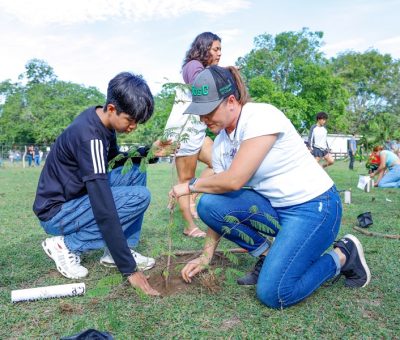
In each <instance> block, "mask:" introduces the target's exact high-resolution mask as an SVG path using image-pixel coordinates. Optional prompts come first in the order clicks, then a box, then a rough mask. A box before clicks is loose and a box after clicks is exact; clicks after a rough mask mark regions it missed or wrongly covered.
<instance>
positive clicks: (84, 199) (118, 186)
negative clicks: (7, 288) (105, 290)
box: [33, 72, 170, 295]
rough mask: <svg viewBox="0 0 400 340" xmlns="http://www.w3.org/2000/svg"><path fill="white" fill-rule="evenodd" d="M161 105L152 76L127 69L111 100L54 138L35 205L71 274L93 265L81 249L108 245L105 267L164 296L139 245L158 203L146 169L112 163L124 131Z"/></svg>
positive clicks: (162, 149) (112, 86)
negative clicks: (148, 214)
mask: <svg viewBox="0 0 400 340" xmlns="http://www.w3.org/2000/svg"><path fill="white" fill-rule="evenodd" d="M153 111H154V100H153V96H152V94H151V92H150V89H149V87H148V85H147V84H146V82H145V81H144V80H143V79H142V78H141V77H139V76H136V75H134V74H131V73H128V72H123V73H120V74H118V75H117V76H115V77H114V78H113V79H112V80H111V81H110V82H109V84H108V90H107V100H106V104H105V105H104V106H96V107H90V108H88V109H87V110H85V111H83V112H82V113H81V114H80V115H79V116H78V117H77V118H76V119H75V120H74V121H73V122H72V123H71V124H70V125H69V126H68V127H67V128H66V129H65V130H64V132H63V133H62V134H61V135H60V136H59V137H58V138H57V140H56V142H55V143H54V145H53V147H52V149H51V151H50V153H49V155H48V157H47V159H46V163H45V165H44V168H43V170H42V173H41V176H40V179H39V184H38V188H37V192H36V198H35V202H34V204H33V210H34V212H35V214H36V215H37V217H38V218H39V220H40V224H41V226H42V227H43V229H44V230H45V232H46V233H48V234H50V235H53V236H54V237H50V238H47V239H46V240H45V241H43V242H42V247H43V249H44V251H45V252H46V254H47V255H48V256H49V257H50V258H51V259H52V260H53V261H54V262H55V264H56V267H57V270H58V271H59V272H60V273H61V274H62V275H64V276H65V277H67V278H70V279H81V278H84V277H85V276H86V275H87V274H88V270H87V269H86V268H85V267H84V266H82V265H81V263H80V255H81V254H82V253H84V252H87V251H90V250H95V249H100V248H104V247H105V246H106V249H105V253H104V255H103V256H102V258H101V259H100V262H101V263H102V264H103V265H106V266H116V267H117V268H118V269H119V271H120V272H121V274H122V275H124V276H126V277H127V279H128V281H129V283H130V284H131V285H132V286H133V287H135V288H138V289H141V290H142V291H143V292H144V293H145V294H148V295H159V293H158V292H157V291H156V290H155V289H153V288H152V287H151V286H150V285H149V283H148V281H147V279H146V276H145V275H144V274H143V273H142V271H143V270H146V269H150V268H152V267H153V266H154V264H155V261H154V259H152V258H150V257H145V256H142V255H141V254H139V253H137V252H135V251H133V250H132V249H131V247H134V246H136V245H137V244H138V242H139V236H140V231H141V228H142V222H143V215H144V212H145V211H146V209H147V207H148V205H149V203H150V193H149V191H148V189H147V188H146V186H145V185H146V174H145V173H141V172H140V171H139V166H138V164H134V165H133V167H132V168H131V170H130V171H129V172H128V173H126V174H122V173H121V170H122V166H121V167H116V168H114V169H113V170H112V171H110V172H108V171H107V168H108V165H107V163H108V161H109V160H111V159H113V158H115V156H117V155H118V154H119V151H118V145H117V139H116V132H119V133H130V132H132V131H134V130H135V129H136V128H137V126H138V124H141V123H145V122H146V121H147V120H148V119H149V118H150V117H151V115H152V114H153ZM169 144H170V143H169V142H167V143H163V144H162V143H160V142H158V141H157V142H155V143H154V144H153V146H154V148H156V152H155V155H156V156H163V155H165V153H167V151H170V150H169V149H170V145H169ZM145 155H146V152H144V153H143V155H142V156H145Z"/></svg>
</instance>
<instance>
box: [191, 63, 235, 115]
mask: <svg viewBox="0 0 400 340" xmlns="http://www.w3.org/2000/svg"><path fill="white" fill-rule="evenodd" d="M235 93H237V87H236V82H235V80H234V79H233V76H232V74H231V72H230V71H229V70H228V69H226V68H224V67H220V66H216V65H213V66H209V67H207V68H205V69H204V70H203V71H201V72H200V73H199V74H198V75H197V77H196V79H195V80H194V82H193V86H192V103H191V104H190V105H189V107H188V108H187V109H186V110H185V112H184V114H194V115H199V116H204V115H206V114H209V113H210V112H212V111H214V110H215V109H216V108H217V107H218V105H219V104H221V103H222V101H223V100H224V99H225V98H226V97H228V96H230V95H231V94H235Z"/></svg>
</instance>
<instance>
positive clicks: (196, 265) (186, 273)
mask: <svg viewBox="0 0 400 340" xmlns="http://www.w3.org/2000/svg"><path fill="white" fill-rule="evenodd" d="M209 263H210V260H208V259H207V258H206V257H205V256H203V255H202V256H199V257H198V258H197V259H194V260H191V261H190V262H188V263H187V264H186V266H185V267H183V269H182V271H181V275H182V278H183V280H185V282H187V283H190V282H192V277H193V276H195V275H196V274H198V273H200V272H201V271H202V270H204V269H205V268H206V267H207V265H208V264H209Z"/></svg>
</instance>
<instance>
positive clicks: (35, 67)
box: [18, 58, 57, 85]
mask: <svg viewBox="0 0 400 340" xmlns="http://www.w3.org/2000/svg"><path fill="white" fill-rule="evenodd" d="M18 78H19V79H20V80H22V79H24V78H26V79H27V81H28V85H31V84H39V83H49V82H53V81H55V80H57V76H56V75H55V74H54V70H53V68H52V67H51V66H50V65H49V64H47V62H46V61H44V60H41V59H36V58H35V59H31V60H29V61H28V62H27V63H26V64H25V72H24V73H22V74H20V75H19V77H18Z"/></svg>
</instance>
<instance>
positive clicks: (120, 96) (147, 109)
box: [104, 72, 154, 124]
mask: <svg viewBox="0 0 400 340" xmlns="http://www.w3.org/2000/svg"><path fill="white" fill-rule="evenodd" d="M108 104H113V105H114V106H115V108H116V110H117V115H119V114H120V113H122V112H123V113H126V114H128V115H129V116H130V117H131V118H132V119H134V120H135V122H136V123H137V124H141V123H145V122H147V121H148V120H149V119H150V117H151V116H152V114H153V112H154V98H153V95H152V94H151V91H150V88H149V86H148V85H147V83H146V81H145V80H144V79H143V77H142V76H140V75H135V74H133V73H130V72H121V73H119V74H117V75H116V76H115V77H114V78H113V79H111V80H110V82H109V83H108V88H107V100H106V104H105V107H104V109H105V108H106V107H107V105H108Z"/></svg>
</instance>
